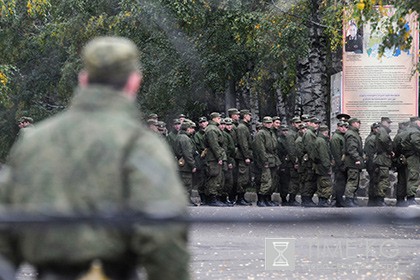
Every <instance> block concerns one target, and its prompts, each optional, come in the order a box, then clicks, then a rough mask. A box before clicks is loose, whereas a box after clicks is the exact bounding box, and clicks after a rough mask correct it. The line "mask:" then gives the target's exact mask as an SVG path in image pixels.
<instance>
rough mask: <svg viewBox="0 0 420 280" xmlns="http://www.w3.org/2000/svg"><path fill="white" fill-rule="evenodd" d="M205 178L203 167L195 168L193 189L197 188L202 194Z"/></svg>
mask: <svg viewBox="0 0 420 280" xmlns="http://www.w3.org/2000/svg"><path fill="white" fill-rule="evenodd" d="M205 179H206V174H205V171H204V169H197V171H196V172H195V173H193V189H194V190H197V191H198V193H200V194H204V183H205Z"/></svg>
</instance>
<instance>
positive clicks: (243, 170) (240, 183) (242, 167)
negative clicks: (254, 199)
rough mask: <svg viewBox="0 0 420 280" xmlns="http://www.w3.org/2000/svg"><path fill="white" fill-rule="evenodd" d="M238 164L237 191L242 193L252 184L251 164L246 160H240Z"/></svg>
mask: <svg viewBox="0 0 420 280" xmlns="http://www.w3.org/2000/svg"><path fill="white" fill-rule="evenodd" d="M236 165H237V174H238V179H237V184H236V193H238V194H242V193H245V192H246V189H247V188H249V187H250V186H251V164H247V163H245V161H244V160H238V161H237V162H236Z"/></svg>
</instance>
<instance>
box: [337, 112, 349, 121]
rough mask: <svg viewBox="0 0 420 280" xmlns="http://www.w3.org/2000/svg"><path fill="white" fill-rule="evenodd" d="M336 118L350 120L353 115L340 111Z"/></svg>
mask: <svg viewBox="0 0 420 280" xmlns="http://www.w3.org/2000/svg"><path fill="white" fill-rule="evenodd" d="M336 118H337V119H338V120H340V121H348V120H349V119H350V118H351V117H350V115H348V114H346V113H340V114H338V115H337V116H336Z"/></svg>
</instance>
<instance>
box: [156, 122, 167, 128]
mask: <svg viewBox="0 0 420 280" xmlns="http://www.w3.org/2000/svg"><path fill="white" fill-rule="evenodd" d="M157 126H158V127H159V128H165V127H166V123H165V122H162V121H158V122H157Z"/></svg>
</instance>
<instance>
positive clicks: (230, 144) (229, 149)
mask: <svg viewBox="0 0 420 280" xmlns="http://www.w3.org/2000/svg"><path fill="white" fill-rule="evenodd" d="M232 131H233V130H232ZM232 131H230V132H229V131H227V130H224V131H223V137H224V141H223V148H224V149H225V151H226V157H227V163H230V164H235V142H234V141H233V138H232V134H231V132H232Z"/></svg>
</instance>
